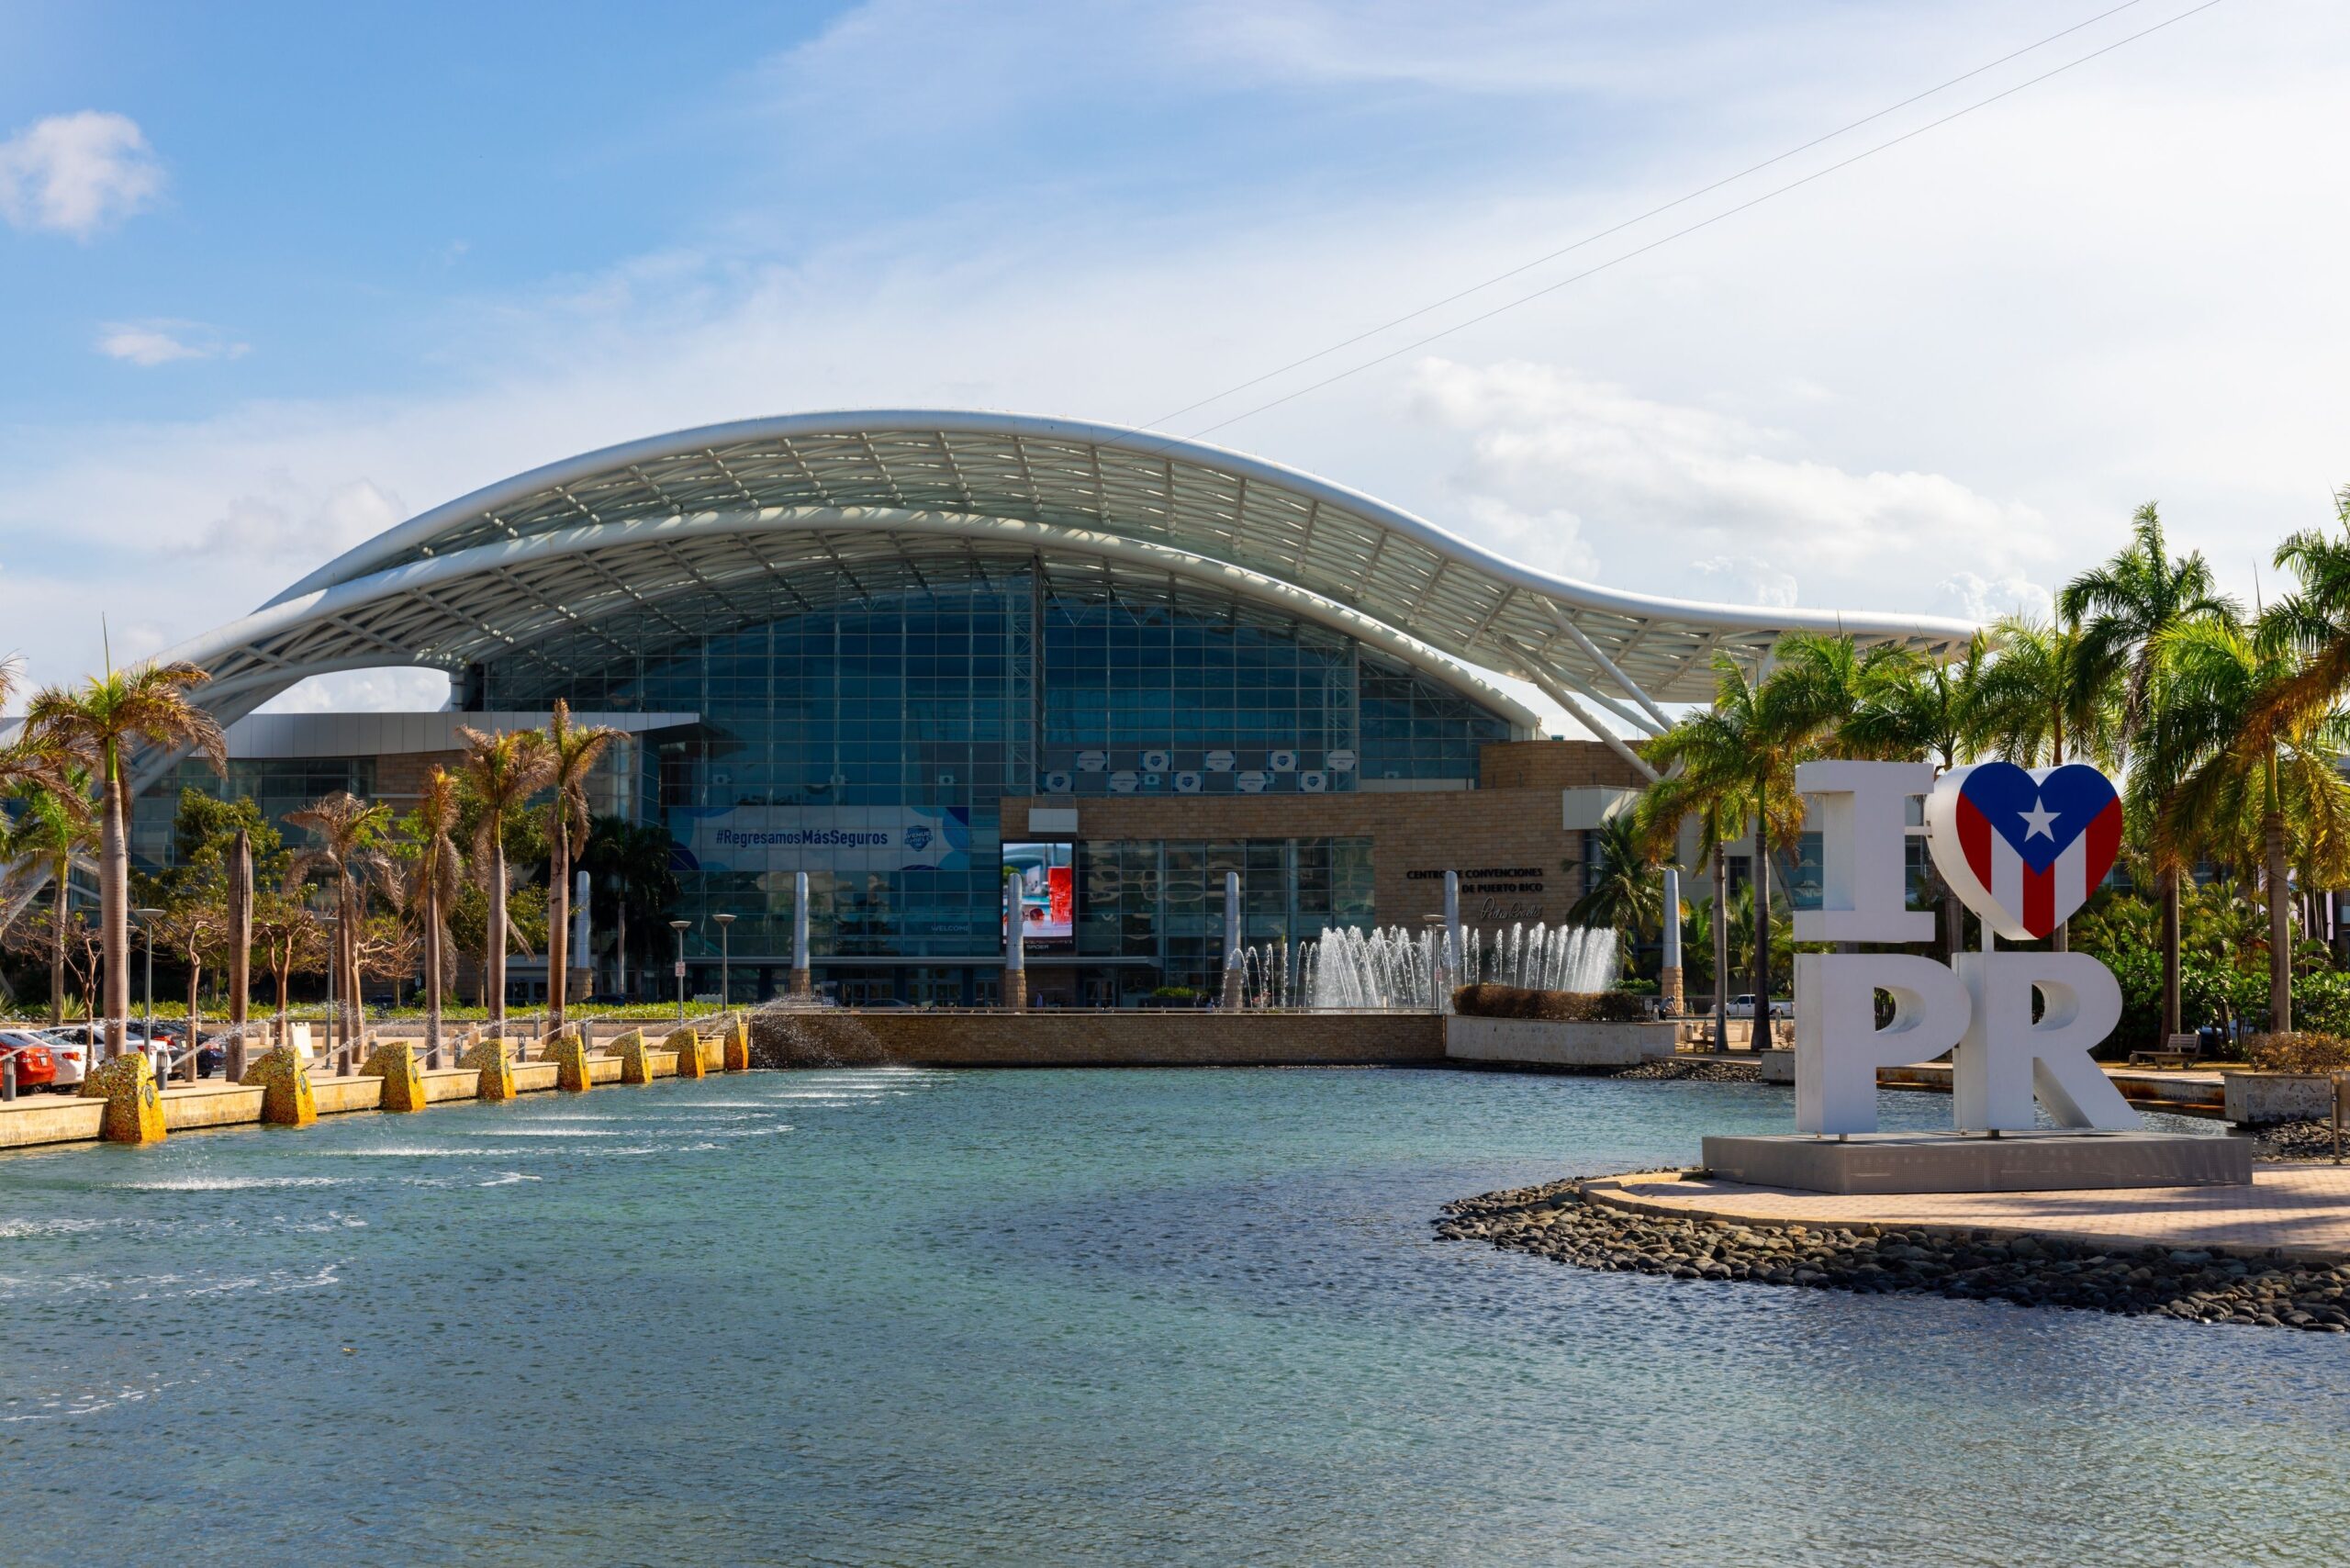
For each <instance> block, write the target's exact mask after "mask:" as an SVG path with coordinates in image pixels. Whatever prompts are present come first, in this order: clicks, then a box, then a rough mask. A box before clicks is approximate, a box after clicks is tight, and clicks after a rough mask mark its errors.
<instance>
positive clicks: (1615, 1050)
mask: <svg viewBox="0 0 2350 1568" xmlns="http://www.w3.org/2000/svg"><path fill="white" fill-rule="evenodd" d="M1676 1033H1677V1029H1676V1026H1675V1025H1672V1024H1669V1023H1668V1024H1593V1023H1571V1022H1568V1021H1566V1020H1563V1019H1550V1018H1465V1017H1451V1018H1447V1019H1446V1020H1445V1021H1444V1054H1445V1055H1446V1056H1447V1057H1449V1058H1452V1059H1453V1060H1455V1061H1476V1062H1491V1063H1494V1065H1496V1066H1509V1067H1557V1068H1570V1069H1572V1068H1586V1069H1592V1068H1596V1069H1608V1068H1619V1067H1638V1066H1639V1065H1640V1063H1641V1062H1642V1061H1644V1060H1646V1059H1647V1058H1650V1057H1652V1056H1653V1057H1669V1056H1671V1055H1673V1036H1674V1035H1675V1034H1676Z"/></svg>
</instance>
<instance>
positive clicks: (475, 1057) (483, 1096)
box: [457, 1039, 514, 1100]
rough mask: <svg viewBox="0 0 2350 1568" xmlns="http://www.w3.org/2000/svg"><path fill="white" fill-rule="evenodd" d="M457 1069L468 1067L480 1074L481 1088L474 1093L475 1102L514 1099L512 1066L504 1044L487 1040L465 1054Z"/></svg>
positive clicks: (498, 1040) (495, 1040) (500, 1041)
mask: <svg viewBox="0 0 2350 1568" xmlns="http://www.w3.org/2000/svg"><path fill="white" fill-rule="evenodd" d="M457 1065H458V1066H459V1067H470V1068H472V1069H474V1070H476V1071H477V1072H479V1073H480V1074H481V1086H480V1087H479V1088H478V1089H476V1091H475V1092H474V1098H475V1099H476V1100H511V1099H513V1098H514V1064H513V1063H512V1062H510V1061H508V1060H507V1059H506V1042H505V1041H504V1040H500V1039H487V1040H484V1041H483V1042H482V1043H481V1044H479V1045H477V1046H476V1047H474V1048H473V1049H472V1050H469V1051H467V1052H466V1053H465V1056H464V1060H463V1061H460V1062H459V1063H458V1064H457Z"/></svg>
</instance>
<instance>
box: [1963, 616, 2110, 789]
mask: <svg viewBox="0 0 2350 1568" xmlns="http://www.w3.org/2000/svg"><path fill="white" fill-rule="evenodd" d="M1993 635H1994V638H1995V640H1996V642H1997V645H1998V657H1997V658H1996V659H1994V660H1992V661H1991V664H1990V666H1989V667H1988V668H1987V669H1986V670H1985V672H1984V674H1983V677H1982V679H1981V681H1980V682H1979V684H1978V685H1977V688H1976V696H1975V701H1976V708H1975V712H1976V720H1977V725H1978V737H1977V738H1978V739H1979V741H1980V742H1981V743H1982V744H1983V745H1985V746H1986V747H1987V748H1988V749H1990V750H1992V751H1995V752H1997V754H1998V755H1999V756H2003V757H2005V758H2007V759H2008V760H2009V762H2013V763H2018V764H2020V765H2021V766H2023V767H2064V766H2065V763H2067V762H2085V761H2098V760H2102V759H2104V758H2107V757H2109V756H2112V755H2113V753H2114V749H2115V747H2114V741H2115V736H2116V734H2117V732H2118V730H2119V727H2120V714H2119V712H2118V711H2117V709H2116V704H2115V703H2114V701H2113V689H2112V682H2111V677H2112V675H2113V672H2114V666H2112V664H2111V663H2110V662H2109V661H2103V662H2101V656H2100V658H2093V657H2092V652H2093V651H2092V650H2091V649H2090V648H2089V647H2088V646H2087V638H2086V636H2085V634H2084V633H2081V632H2080V631H2078V630H2076V629H2075V628H2071V627H2066V626H2052V625H2050V624H2049V623H2047V622H2044V621H2035V620H2032V619H2031V618H2030V617H2028V616H2020V615H2011V616H2008V617H2006V618H2005V619H2003V620H2002V621H2000V622H1999V623H1998V625H1997V628H1996V629H1995V631H1994V633H1993Z"/></svg>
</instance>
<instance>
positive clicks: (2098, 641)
mask: <svg viewBox="0 0 2350 1568" xmlns="http://www.w3.org/2000/svg"><path fill="white" fill-rule="evenodd" d="M2130 523H2131V539H2130V543H2129V545H2128V546H2127V547H2126V548H2124V549H2121V550H2119V551H2117V552H2115V553H2114V554H2113V555H2112V556H2111V557H2110V558H2109V559H2108V560H2107V561H2106V563H2105V565H2103V566H2093V567H2091V568H2090V569H2089V570H2087V571H2086V572H2083V573H2082V574H2081V575H2080V576H2079V577H2075V578H2074V579H2073V580H2072V581H2071V582H2069V583H2067V584H2065V591H2064V592H2063V593H2061V594H2059V595H2057V597H2056V612H2057V614H2058V615H2060V616H2062V617H2063V618H2064V621H2065V624H2066V625H2068V626H2076V627H2078V628H2079V629H2080V633H2081V652H2082V658H2083V663H2084V665H2085V666H2087V667H2088V668H2091V669H2098V670H2117V669H2118V670H2121V671H2123V672H2126V673H2125V674H2124V675H2123V682H2122V693H2121V722H2120V725H2119V735H2118V740H2119V743H2120V750H2121V752H2122V753H2123V754H2124V755H2125V756H2129V755H2130V754H2131V753H2132V750H2133V748H2135V746H2136V745H2137V744H2138V741H2139V738H2140V737H2141V736H2142V735H2143V734H2144V733H2145V731H2146V728H2147V726H2148V725H2149V724H2150V723H2151V722H2153V719H2154V708H2155V705H2156V703H2157V702H2158V701H2159V700H2160V698H2161V695H2162V690H2163V687H2162V683H2161V679H2160V676H2161V671H2162V654H2161V649H2162V639H2163V636H2164V634H2165V633H2168V632H2169V631H2170V630H2171V629H2172V628H2173V627H2176V626H2178V625H2181V624H2183V623H2185V622H2188V621H2195V620H2226V621H2233V620H2234V619H2236V617H2237V616H2238V615H2239V614H2240V613H2241V610H2239V609H2238V607H2237V605H2236V602H2235V600H2233V599H2230V598H2229V597H2228V596H2227V595H2225V594H2223V593H2221V592H2220V590H2219V585H2218V583H2217V582H2216V581H2215V580H2214V579H2213V577H2212V576H2211V567H2210V563H2209V562H2207V561H2205V560H2204V559H2203V553H2202V552H2201V551H2199V550H2198V551H2193V552H2190V553H2189V554H2186V555H2183V556H2180V557H2177V558H2176V559H2174V558H2173V557H2172V555H2171V554H2170V550H2169V547H2168V546H2167V545H2166V544H2165V543H2164V542H2163V524H2162V518H2161V516H2160V515H2159V514H2158V513H2157V512H2156V511H2155V510H2154V502H2152V501H2148V502H2147V503H2146V504H2145V505H2144V506H2142V507H2140V508H2139V509H2138V510H2137V512H2136V514H2135V515H2133V516H2132V518H2131V520H2130ZM2280 554H2281V553H2280ZM2280 564H2281V562H2280ZM2132 762H2133V766H2132V769H2131V773H2132V777H2131V779H2130V789H2131V795H2132V802H2133V804H2134V805H2136V807H2137V808H2138V811H2139V812H2140V813H2141V814H2142V815H2143V819H2144V820H2145V821H2146V822H2148V823H2153V822H2154V821H2156V820H2158V819H2159V818H2160V817H2161V816H2162V814H2163V813H2164V812H2165V811H2167V810H2168V809H2169V804H2170V792H2171V790H2173V789H2175V788H2176V787H2177V782H2178V781H2177V779H2176V778H2162V777H2159V776H2157V775H2156V774H2155V773H2154V771H2153V770H2151V769H2149V768H2145V767H2137V766H2134V763H2135V758H2134V757H2132ZM2162 843H2163V841H2162V839H2161V836H2160V835H2159V834H2149V835H2148V838H2147V844H2148V847H2149V850H2150V851H2151V853H2150V855H2149V857H2148V861H2149V867H2150V868H2151V869H2152V870H2153V872H2154V881H2155V885H2156V888H2157V890H2158V893H2159V897H2160V899H2161V902H2162V909H2163V923H2162V939H2161V944H2160V945H2161V947H2162V955H2163V1020H2162V1032H2163V1036H2164V1037H2165V1038H2168V1037H2169V1036H2173V1035H2176V1034H2177V1033H2178V1032H2179V999H2178V985H2179V974H2178V962H2179V954H2178V940H2179V937H2178V933H2179V894H2178V883H2179V879H2180V878H2181V877H2182V876H2184V875H2186V874H2187V872H2188V868H2187V867H2186V866H2183V865H2181V864H2180V863H2179V862H2178V860H2177V857H2176V856H2175V855H2170V854H2168V853H2165V851H2164V849H2163V848H2162V847H2161V845H2162Z"/></svg>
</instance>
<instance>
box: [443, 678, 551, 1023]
mask: <svg viewBox="0 0 2350 1568" xmlns="http://www.w3.org/2000/svg"><path fill="white" fill-rule="evenodd" d="M457 738H458V739H459V740H462V741H464V743H465V761H464V778H465V782H466V784H467V785H468V786H470V787H471V789H472V790H473V792H474V797H475V799H476V801H479V802H480V804H481V808H482V811H481V821H480V823H478V824H477V825H476V827H475V829H474V846H473V847H474V875H475V877H476V879H478V880H479V881H480V882H481V884H482V891H483V892H484V893H485V894H486V895H487V898H488V901H489V918H488V924H487V935H485V937H484V939H483V948H484V951H483V955H482V957H483V963H482V1001H483V1003H484V1004H485V1005H486V1006H487V1009H488V1012H489V1018H490V1022H491V1023H492V1024H502V1023H504V1022H505V1020H506V948H507V943H508V939H509V929H510V923H509V921H508V920H507V917H506V893H507V887H506V824H507V823H508V822H509V821H510V820H511V819H513V818H514V817H515V816H516V815H517V814H518V813H519V812H520V811H521V810H522V808H523V806H524V805H526V804H527V803H528V802H529V801H530V799H531V797H532V795H534V794H536V793H537V792H538V790H539V789H540V787H541V786H542V785H543V784H544V783H545V782H546V781H547V756H546V739H545V737H544V736H543V735H541V734H539V732H538V731H536V730H501V731H500V732H498V734H494V735H493V734H483V733H482V732H481V731H479V730H476V729H471V728H468V727H467V726H465V725H463V724H460V725H458V726H457Z"/></svg>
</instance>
